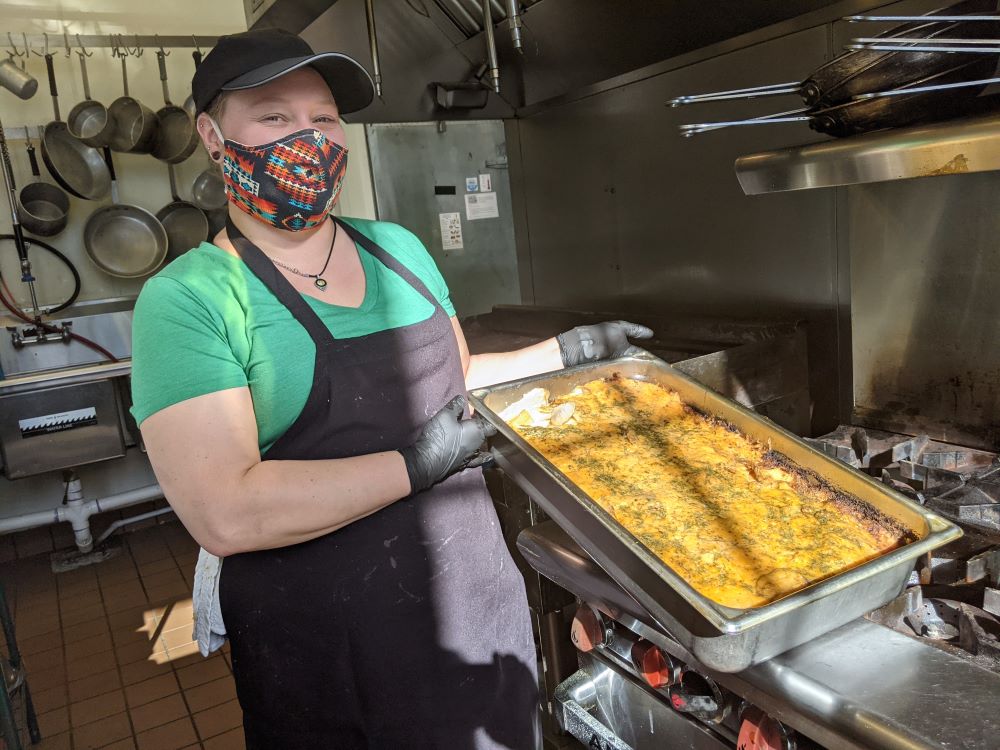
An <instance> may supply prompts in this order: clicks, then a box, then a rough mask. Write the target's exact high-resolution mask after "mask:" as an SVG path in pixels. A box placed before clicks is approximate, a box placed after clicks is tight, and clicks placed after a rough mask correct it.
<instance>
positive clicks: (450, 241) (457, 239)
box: [438, 211, 465, 250]
mask: <svg viewBox="0 0 1000 750" xmlns="http://www.w3.org/2000/svg"><path fill="white" fill-rule="evenodd" d="M438 219H439V220H440V222H441V247H442V248H443V249H444V250H461V249H462V248H464V247H465V244H464V243H463V241H462V214H460V213H459V212H458V211H455V212H453V213H446V214H438Z"/></svg>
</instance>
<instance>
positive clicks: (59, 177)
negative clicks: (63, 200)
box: [42, 55, 111, 201]
mask: <svg viewBox="0 0 1000 750" xmlns="http://www.w3.org/2000/svg"><path fill="white" fill-rule="evenodd" d="M45 69H46V71H47V72H48V75H49V91H50V92H51V94H52V109H53V111H54V113H55V119H54V120H53V121H52V122H50V123H49V124H48V125H46V126H45V129H44V130H43V131H42V160H43V161H44V162H45V166H46V167H47V168H48V170H49V174H51V175H52V177H53V178H54V179H55V181H56V182H57V183H59V186H60V187H62V188H63V189H64V190H66V191H67V192H69V193H70V194H71V195H75V196H76V197H77V198H85V199H86V200H92V201H93V200H99V199H101V198H103V197H104V196H105V195H107V194H108V190H109V189H110V187H111V176H110V174H109V172H108V168H107V165H105V163H104V161H103V159H101V154H100V152H98V151H97V149H95V148H92V147H90V146H88V145H87V144H86V143H84V142H83V141H80V140H78V139H76V138H74V137H73V134H72V133H70V132H69V128H68V127H67V126H66V123H65V122H63V121H62V120H61V119H60V118H59V94H58V91H57V89H56V74H55V69H54V67H53V65H52V55H45Z"/></svg>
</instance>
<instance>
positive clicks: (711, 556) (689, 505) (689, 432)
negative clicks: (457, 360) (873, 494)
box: [501, 377, 911, 609]
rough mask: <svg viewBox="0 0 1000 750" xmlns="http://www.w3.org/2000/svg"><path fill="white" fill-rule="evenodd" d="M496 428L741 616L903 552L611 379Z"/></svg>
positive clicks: (828, 491)
mask: <svg viewBox="0 0 1000 750" xmlns="http://www.w3.org/2000/svg"><path fill="white" fill-rule="evenodd" d="M501 417H502V418H503V419H504V420H505V421H507V422H508V424H510V425H511V426H512V427H513V428H514V429H515V430H516V431H517V432H518V433H519V434H520V435H521V436H522V437H523V438H524V439H526V440H527V442H528V443H529V444H531V445H532V446H533V447H534V448H535V449H536V450H537V451H539V452H540V453H541V454H542V455H544V456H545V458H547V459H548V460H549V461H550V462H551V463H552V464H553V465H555V466H556V468H558V469H559V470H560V471H561V472H562V473H563V474H565V475H566V476H567V477H568V478H569V479H570V480H571V481H572V482H573V483H574V484H576V485H577V486H578V487H579V488H580V489H582V490H583V491H584V492H585V493H586V494H587V495H588V496H589V497H590V498H591V499H593V500H594V501H595V502H596V503H598V504H599V505H600V506H601V507H602V508H604V510H606V511H607V512H608V513H609V514H610V515H611V516H612V517H614V519H615V520H616V521H617V522H618V523H619V524H621V526H623V527H624V528H625V529H627V530H628V531H629V532H630V533H631V534H633V535H634V536H635V537H636V538H637V539H638V540H639V541H641V542H642V543H643V544H644V545H645V546H646V547H647V548H648V549H649V550H651V551H652V552H653V553H654V554H655V555H657V556H658V557H659V558H660V559H662V560H663V561H664V562H665V563H666V564H667V565H668V566H670V568H672V569H673V570H674V571H675V572H676V573H677V574H678V575H680V576H681V577H682V578H684V579H685V580H686V581H687V582H688V583H690V584H691V586H692V587H693V588H694V589H696V590H697V591H698V592H699V593H701V594H702V595H704V596H706V597H708V598H709V599H711V600H713V601H715V602H718V603H719V604H722V605H724V606H727V607H734V608H738V609H746V608H749V607H757V606H760V605H762V604H766V603H767V602H770V601H773V600H775V599H778V598H780V597H782V596H785V595H787V594H790V593H792V592H794V591H798V590H799V589H802V588H804V587H805V586H807V585H809V584H811V583H814V582H816V581H819V580H822V579H824V578H827V577H829V576H831V575H834V574H836V573H839V572H841V571H844V570H846V569H848V568H852V567H854V566H856V565H859V564H860V563H862V562H865V561H866V560H870V559H872V558H874V557H878V556H880V555H882V554H884V553H885V552H887V551H889V550H891V549H893V548H895V547H898V546H900V545H902V544H904V543H905V542H906V541H908V540H909V538H910V537H911V533H910V532H909V531H908V530H906V529H904V528H902V527H901V526H899V525H898V524H896V523H895V522H893V521H891V520H889V519H888V518H885V517H882V516H881V515H880V514H878V513H877V512H876V511H875V510H874V509H873V508H871V507H870V506H868V505H867V504H866V503H863V502H862V501H861V500H858V499H857V498H854V497H851V496H849V495H846V494H844V493H843V492H840V491H839V490H836V489H834V488H833V487H831V486H830V485H828V484H827V483H826V482H825V481H823V480H822V479H820V478H819V477H818V476H816V475H814V474H812V473H811V472H809V471H806V470H803V469H800V468H798V467H795V466H793V465H792V464H791V462H790V461H789V460H788V459H787V458H785V457H784V456H782V455H781V454H778V453H775V452H774V451H771V450H769V449H768V447H767V446H765V445H761V444H758V443H756V442H755V441H753V440H751V439H749V438H748V437H746V436H745V435H743V434H741V433H739V432H738V431H736V430H735V429H733V428H732V427H731V426H729V425H727V424H725V423H722V422H720V421H719V420H716V419H712V418H709V417H706V416H705V415H703V414H701V413H699V412H697V411H695V410H694V409H692V408H690V407H688V406H686V405H685V404H684V403H683V402H682V401H681V399H680V396H679V395H678V394H677V393H675V392H673V391H670V390H668V389H666V388H664V387H662V386H659V385H656V384H653V383H648V382H643V381H638V380H632V379H628V378H620V377H613V378H609V379H601V380H594V381H591V382H589V383H586V384H584V385H582V386H579V387H578V388H576V389H575V390H574V391H572V392H571V393H569V394H567V395H566V396H561V397H559V398H555V399H550V398H549V394H548V393H547V392H546V391H544V390H542V389H536V390H534V391H531V392H529V393H528V394H526V395H525V397H524V398H522V399H521V400H520V401H519V402H517V403H516V404H513V405H512V406H511V407H509V408H508V409H506V410H504V412H503V413H502V414H501Z"/></svg>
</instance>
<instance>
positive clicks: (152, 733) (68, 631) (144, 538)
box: [0, 517, 244, 750]
mask: <svg viewBox="0 0 1000 750" xmlns="http://www.w3.org/2000/svg"><path fill="white" fill-rule="evenodd" d="M168 518H169V517H168ZM117 544H119V545H120V547H121V553H120V554H119V555H118V556H116V557H114V558H112V559H110V560H106V561H104V562H101V563H98V564H95V565H89V566H86V567H81V568H77V569H75V570H71V571H68V572H65V573H58V574H56V573H53V572H52V569H51V564H50V560H49V554H48V553H43V554H39V555H35V556H33V557H27V558H22V559H17V560H13V561H9V562H5V563H3V565H2V566H0V580H2V581H3V584H4V586H5V588H6V590H7V598H8V605H9V606H10V608H11V611H12V614H13V616H14V621H15V624H16V631H17V640H18V645H19V646H20V648H21V652H22V654H23V656H24V664H25V667H26V670H27V677H28V683H29V685H30V686H31V692H32V697H33V698H34V701H35V707H36V710H37V712H38V717H39V724H40V726H41V730H42V735H43V737H44V739H43V741H42V743H41V744H40V745H35V746H34V747H35V748H38V749H39V750H56V749H58V750H89V749H90V748H108V750H111V749H112V748H113V749H114V750H125V749H134V748H137V749H138V750H187V749H188V748H202V749H203V750H231V749H234V748H239V749H242V748H243V747H244V745H243V732H242V729H241V712H240V706H239V703H238V702H237V700H236V691H235V687H234V684H233V677H232V670H231V665H230V663H229V655H228V650H227V649H223V651H221V652H216V654H214V655H213V656H212V657H210V658H208V659H205V658H203V657H202V656H201V655H200V654H199V653H198V648H197V645H196V644H195V643H193V642H192V640H191V582H192V578H193V576H194V566H195V561H196V559H197V556H198V548H197V545H196V544H195V543H194V541H193V540H192V539H191V537H190V536H188V535H187V533H186V532H185V531H184V528H183V527H182V526H181V525H180V524H179V523H177V522H176V521H173V522H169V523H162V524H158V525H154V526H151V527H149V528H146V529H143V530H141V531H136V532H134V533H126V534H122V535H121V536H120V537H119V538H118V540H117ZM4 744H5V743H3V741H2V740H0V748H3V747H4ZM29 747H30V746H29Z"/></svg>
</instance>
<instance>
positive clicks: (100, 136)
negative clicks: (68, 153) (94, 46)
mask: <svg viewBox="0 0 1000 750" xmlns="http://www.w3.org/2000/svg"><path fill="white" fill-rule="evenodd" d="M81 49H82V47H81ZM77 54H78V55H79V56H80V77H81V78H82V79H83V97H84V100H83V101H82V102H80V103H79V104H77V105H76V106H75V107H73V109H71V110H70V111H69V117H68V118H66V125H67V127H69V132H70V134H71V135H72V136H73V137H74V138H77V139H79V140H81V141H83V142H84V143H86V144H87V145H88V146H94V147H95V148H102V147H103V146H107V145H108V144H109V143H111V136H112V135H113V134H114V132H115V122H114V120H113V119H112V118H111V116H110V115H109V114H108V108H107V107H105V106H104V105H103V104H101V103H100V102H99V101H97V100H96V99H94V98H93V97H92V96H91V95H90V80H89V78H88V76H87V53H86V50H83V51H82V52H78V53H77ZM91 54H92V53H91Z"/></svg>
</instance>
